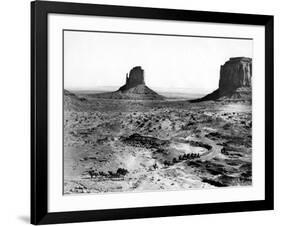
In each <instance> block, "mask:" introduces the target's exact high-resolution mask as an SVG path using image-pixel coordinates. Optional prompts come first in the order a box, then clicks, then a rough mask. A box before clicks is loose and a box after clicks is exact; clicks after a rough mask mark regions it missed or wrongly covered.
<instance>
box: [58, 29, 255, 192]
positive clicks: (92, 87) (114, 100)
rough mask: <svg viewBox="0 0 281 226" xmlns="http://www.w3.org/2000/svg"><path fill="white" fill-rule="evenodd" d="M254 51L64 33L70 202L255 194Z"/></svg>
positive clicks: (182, 38)
mask: <svg viewBox="0 0 281 226" xmlns="http://www.w3.org/2000/svg"><path fill="white" fill-rule="evenodd" d="M191 35H192V34H191ZM252 45H253V40H252V39H247V38H235V37H234V38H229V37H227V38H224V37H198V36H188V35H167V34H166V35H161V34H137V33H121V32H98V31H74V30H64V35H63V55H64V57H63V68H64V70H63V75H64V89H63V95H62V97H63V118H64V120H63V134H64V148H63V161H64V162H63V193H64V194H65V195H70V194H82V193H83V194H84V193H85V194H88V193H93V194H97V193H99V194H100V193H115V192H118V193H120V192H146V191H169V190H188V189H211V188H212V189H213V188H216V189H221V188H222V187H235V186H251V185H252V75H253V74H252V68H253V59H252Z"/></svg>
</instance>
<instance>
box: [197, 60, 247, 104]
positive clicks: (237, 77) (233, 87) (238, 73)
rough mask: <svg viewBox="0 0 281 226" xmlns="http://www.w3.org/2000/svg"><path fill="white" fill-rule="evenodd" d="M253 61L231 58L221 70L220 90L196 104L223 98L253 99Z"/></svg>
mask: <svg viewBox="0 0 281 226" xmlns="http://www.w3.org/2000/svg"><path fill="white" fill-rule="evenodd" d="M251 88H252V59H251V58H247V57H233V58H230V59H229V61H227V62H226V63H225V64H224V65H222V66H221V69H220V80H219V88H218V89H217V90H215V91H214V92H212V93H210V94H208V95H206V96H204V97H202V98H200V99H197V100H194V102H199V101H207V100H216V99H221V98H231V99H251Z"/></svg>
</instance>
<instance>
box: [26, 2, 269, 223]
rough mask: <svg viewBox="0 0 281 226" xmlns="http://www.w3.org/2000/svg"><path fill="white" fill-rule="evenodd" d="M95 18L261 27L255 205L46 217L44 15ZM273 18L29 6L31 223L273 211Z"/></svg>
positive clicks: (73, 5) (64, 5) (110, 7)
mask: <svg viewBox="0 0 281 226" xmlns="http://www.w3.org/2000/svg"><path fill="white" fill-rule="evenodd" d="M50 13H58V14H72V15H95V16H112V17H127V18H147V19H162V20H177V21H199V22H212V23H225V24H248V25H263V26H264V27H265V147H264V148H265V149H264V150H265V199H264V200H257V201H242V202H224V203H206V204H191V205H174V206H157V207H143V208H125V209H106V210H90V211H73V212H55V213H50V212H48V179H47V178H48V162H47V161H48V158H47V157H48V142H47V141H48V55H47V53H48V51H47V49H48V42H47V41H48V31H47V28H48V19H47V18H48V14H50ZM273 98H274V97H273V16H268V15H250V14H237V13H221V12H204V11H189V10H175V9H157V8H142V7H127V6H126V7H125V6H113V5H95V4H80V3H62V2H44V1H35V2H32V3H31V223H32V224H52V223H69V222H85V221H100V220H116V219H132V218H148V217H167V216H180V215H192V214H211V213H212V214H213V213H226V212H242V211H257V210H272V209H273V208H274V204H273V203H274V195H273V193H274V186H273V183H274V181H273V178H274V174H273V168H274V166H273V162H274V161H273V120H274V119H273V107H274V106H273V103H274V101H273V100H274V99H273Z"/></svg>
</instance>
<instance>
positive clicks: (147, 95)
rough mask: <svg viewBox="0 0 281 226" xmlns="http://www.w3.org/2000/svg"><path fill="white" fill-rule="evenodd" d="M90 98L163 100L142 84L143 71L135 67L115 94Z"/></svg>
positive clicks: (108, 93)
mask: <svg viewBox="0 0 281 226" xmlns="http://www.w3.org/2000/svg"><path fill="white" fill-rule="evenodd" d="M91 97H94V98H103V99H129V100H163V99H165V98H164V97H163V96H161V95H159V94H158V93H156V92H155V91H153V90H152V89H150V88H149V87H147V86H146V84H145V82H144V70H143V69H142V68H141V67H140V66H136V67H134V68H133V69H131V70H130V73H129V75H128V74H126V83H125V85H123V86H121V87H120V88H119V89H118V90H117V91H115V92H107V93H97V94H92V95H91Z"/></svg>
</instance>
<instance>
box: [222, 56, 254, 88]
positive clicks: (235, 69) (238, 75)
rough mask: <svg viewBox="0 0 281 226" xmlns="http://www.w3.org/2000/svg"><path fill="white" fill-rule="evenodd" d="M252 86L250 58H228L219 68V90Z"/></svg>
mask: <svg viewBox="0 0 281 226" xmlns="http://www.w3.org/2000/svg"><path fill="white" fill-rule="evenodd" d="M251 86H252V59H251V58H246V57H235V58H230V60H229V61H227V62H226V63H225V64H224V65H222V66H221V70H220V81H219V90H220V92H222V93H228V92H231V91H234V90H236V89H237V88H239V87H251Z"/></svg>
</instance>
